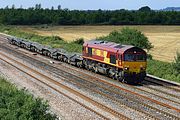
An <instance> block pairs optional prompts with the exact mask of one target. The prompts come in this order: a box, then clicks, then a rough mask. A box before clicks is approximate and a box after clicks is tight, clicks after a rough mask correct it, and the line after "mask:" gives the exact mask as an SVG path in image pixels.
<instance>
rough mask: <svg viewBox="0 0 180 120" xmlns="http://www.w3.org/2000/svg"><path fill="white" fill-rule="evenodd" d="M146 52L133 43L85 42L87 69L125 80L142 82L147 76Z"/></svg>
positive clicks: (84, 57) (84, 59) (84, 53)
mask: <svg viewBox="0 0 180 120" xmlns="http://www.w3.org/2000/svg"><path fill="white" fill-rule="evenodd" d="M146 56H147V55H146V52H145V51H144V50H143V49H140V48H138V47H134V46H131V45H120V44H116V43H113V42H107V41H87V42H85V43H84V44H83V55H82V57H83V63H84V65H85V67H86V69H89V70H93V71H94V72H99V73H102V74H107V75H108V76H110V77H112V78H114V79H118V80H120V81H124V82H127V83H140V82H142V80H143V79H144V78H145V76H146V65H147V61H146Z"/></svg>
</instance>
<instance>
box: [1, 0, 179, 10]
mask: <svg viewBox="0 0 180 120" xmlns="http://www.w3.org/2000/svg"><path fill="white" fill-rule="evenodd" d="M13 4H14V5H15V6H16V7H20V6H22V7H23V8H28V7H33V6H35V4H41V6H42V7H43V8H51V7H52V6H54V8H57V6H58V5H61V7H62V9H64V8H68V9H71V10H72V9H78V10H97V9H102V10H115V9H128V10H137V9H139V8H141V7H143V6H149V7H150V8H152V9H154V10H158V9H163V8H166V7H180V0H0V8H4V7H6V6H7V5H8V6H10V7H11V6H12V5H13Z"/></svg>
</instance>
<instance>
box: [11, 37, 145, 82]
mask: <svg viewBox="0 0 180 120" xmlns="http://www.w3.org/2000/svg"><path fill="white" fill-rule="evenodd" d="M8 41H9V42H10V43H11V44H13V45H16V46H19V47H21V48H24V49H27V50H29V51H32V52H36V53H39V54H42V55H45V56H48V57H51V58H53V59H56V60H59V61H62V62H66V63H69V64H71V65H74V66H77V67H80V68H85V69H87V70H91V71H93V72H95V73H101V74H104V75H107V76H109V77H111V78H113V79H116V80H119V81H122V82H126V83H130V84H134V83H140V82H142V81H143V79H144V78H145V77H146V65H147V61H146V58H147V54H146V52H145V51H144V50H143V49H141V48H138V47H135V46H131V45H121V44H117V43H114V42H107V41H100V40H91V41H87V42H85V43H84V44H83V49H82V54H80V53H68V52H67V51H65V50H64V49H54V48H51V47H49V46H43V45H41V44H38V43H35V42H28V41H27V40H24V39H20V38H16V37H13V38H8Z"/></svg>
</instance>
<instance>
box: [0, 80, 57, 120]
mask: <svg viewBox="0 0 180 120" xmlns="http://www.w3.org/2000/svg"><path fill="white" fill-rule="evenodd" d="M48 111H49V105H48V104H47V102H43V101H42V99H40V98H34V97H33V96H32V95H31V94H29V93H28V92H27V91H26V90H18V89H17V88H16V87H15V86H14V85H12V84H10V83H9V82H7V81H6V80H5V79H4V78H2V77H0V118H1V120H55V119H56V116H55V115H52V114H50V113H48Z"/></svg>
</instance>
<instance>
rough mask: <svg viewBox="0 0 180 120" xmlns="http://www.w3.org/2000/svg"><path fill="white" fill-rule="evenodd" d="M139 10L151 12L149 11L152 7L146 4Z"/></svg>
mask: <svg viewBox="0 0 180 120" xmlns="http://www.w3.org/2000/svg"><path fill="white" fill-rule="evenodd" d="M139 11H142V12H149V11H151V8H150V7H148V6H144V7H141V8H140V9H139Z"/></svg>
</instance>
